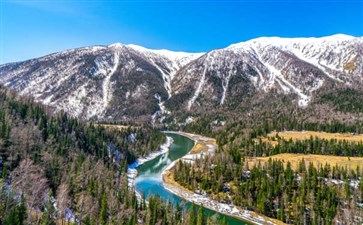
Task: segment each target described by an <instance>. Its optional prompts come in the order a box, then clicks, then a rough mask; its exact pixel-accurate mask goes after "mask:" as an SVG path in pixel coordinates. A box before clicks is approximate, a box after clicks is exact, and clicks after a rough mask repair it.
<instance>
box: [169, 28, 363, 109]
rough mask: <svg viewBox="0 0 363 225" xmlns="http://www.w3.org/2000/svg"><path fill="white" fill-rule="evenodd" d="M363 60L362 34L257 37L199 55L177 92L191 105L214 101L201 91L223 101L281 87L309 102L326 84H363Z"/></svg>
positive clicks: (283, 91)
mask: <svg viewBox="0 0 363 225" xmlns="http://www.w3.org/2000/svg"><path fill="white" fill-rule="evenodd" d="M362 64H363V39H362V38H354V37H351V36H346V35H334V36H330V37H325V38H295V39H288V38H257V39H253V40H250V41H247V42H242V43H238V44H234V45H231V46H229V47H227V48H224V49H218V50H214V51H211V52H209V53H207V54H206V55H204V56H203V57H201V58H199V59H197V60H194V61H193V62H191V63H190V64H188V65H187V67H184V68H182V69H181V70H180V71H178V73H177V74H176V77H177V78H176V79H175V80H174V82H173V83H172V86H173V87H174V93H173V94H174V98H179V99H180V98H181V97H180V96H186V99H185V101H184V102H183V103H182V104H184V107H185V108H187V109H191V108H192V106H193V105H205V104H208V103H205V102H202V101H197V99H198V97H200V98H201V99H203V101H207V102H209V104H210V105H223V104H226V103H227V102H228V101H229V102H238V101H240V99H241V98H243V97H246V96H248V95H249V94H250V93H254V92H257V93H259V92H260V93H261V92H263V93H266V92H270V91H271V90H276V91H277V93H280V94H293V95H296V96H297V98H298V105H299V106H302V107H303V106H306V105H308V103H309V102H310V100H311V97H312V96H313V95H314V92H315V91H316V90H318V89H320V88H321V87H322V86H323V85H325V84H331V83H334V84H337V85H345V86H350V87H352V88H355V87H360V86H361V84H362V80H363V76H362V75H363V69H362V66H361V65H362ZM205 96H208V98H205ZM181 99H184V98H181Z"/></svg>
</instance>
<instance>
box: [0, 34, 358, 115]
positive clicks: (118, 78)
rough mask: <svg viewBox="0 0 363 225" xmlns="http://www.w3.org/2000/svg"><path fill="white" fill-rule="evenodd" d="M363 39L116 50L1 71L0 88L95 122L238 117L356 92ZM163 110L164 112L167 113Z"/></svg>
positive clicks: (58, 56) (81, 52) (76, 53)
mask: <svg viewBox="0 0 363 225" xmlns="http://www.w3.org/2000/svg"><path fill="white" fill-rule="evenodd" d="M362 65H363V38H356V37H352V36H348V35H341V34H340V35H333V36H329V37H323V38H277V37H270V38H266V37H263V38H257V39H253V40H250V41H246V42H241V43H238V44H233V45H230V46H228V47H227V48H224V49H216V50H213V51H210V52H208V53H205V54H203V53H199V54H191V53H183V52H172V51H168V50H150V49H146V48H143V47H141V46H136V45H122V44H113V45H110V46H94V47H87V48H80V49H74V50H69V51H65V52H61V53H55V54H52V55H49V56H45V57H42V58H38V59H33V60H28V61H25V62H20V63H10V64H5V65H2V66H1V67H0V70H1V75H0V82H1V83H4V84H5V85H6V86H8V87H11V88H14V89H16V90H18V91H20V93H21V94H25V95H32V96H34V97H35V99H36V100H38V101H41V102H43V103H45V104H48V105H50V106H53V107H54V108H55V110H57V111H60V110H65V111H67V112H69V113H70V114H71V115H73V116H77V117H80V118H84V119H91V120H92V119H93V120H113V121H114V120H129V119H133V118H143V119H150V117H151V115H154V116H155V115H156V114H155V112H157V111H158V110H161V111H167V110H170V111H172V112H174V111H184V112H187V111H198V110H199V109H200V110H201V111H205V110H206V109H210V108H211V107H213V108H216V109H225V108H227V109H230V110H232V111H233V110H235V109H237V108H238V107H239V106H240V105H241V104H246V103H247V102H248V101H251V100H255V99H259V101H260V100H263V101H267V100H268V97H269V96H272V95H273V96H274V97H277V98H278V96H280V95H281V96H283V95H284V96H285V95H286V96H290V97H291V99H292V101H293V102H294V103H293V104H296V105H298V106H300V107H306V106H307V105H309V104H310V103H311V102H315V101H313V100H314V98H315V99H316V98H317V93H320V94H321V93H323V94H324V92H326V91H329V92H331V90H332V89H335V88H340V87H343V88H352V89H359V88H361V85H362V81H363V66H362ZM164 105H165V107H166V108H165V107H164Z"/></svg>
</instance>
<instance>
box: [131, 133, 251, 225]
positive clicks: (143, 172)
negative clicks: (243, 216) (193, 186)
mask: <svg viewBox="0 0 363 225" xmlns="http://www.w3.org/2000/svg"><path fill="white" fill-rule="evenodd" d="M166 135H167V136H169V137H171V138H173V140H174V142H173V144H172V145H171V146H170V147H169V151H168V152H167V153H164V154H162V155H160V156H158V157H156V158H155V159H153V160H150V161H148V162H146V163H144V164H142V165H141V166H140V167H138V168H137V171H138V175H137V177H136V179H135V188H136V190H137V191H138V192H139V193H140V194H142V195H143V196H145V197H146V198H147V197H148V196H149V195H159V196H160V197H161V198H162V199H163V200H165V201H170V202H172V203H179V204H180V203H182V199H181V198H179V197H178V196H176V195H174V194H173V193H171V192H169V191H168V190H166V189H165V188H164V186H163V182H162V177H161V174H162V172H163V170H164V169H165V168H166V167H167V166H168V165H169V164H170V163H172V162H173V161H175V160H177V159H179V158H181V157H183V156H184V155H186V154H187V153H188V152H189V151H190V150H191V148H192V147H193V145H194V142H193V141H192V140H190V139H189V138H187V137H184V136H182V135H179V134H174V133H166ZM187 206H188V205H187ZM215 213H216V212H214V211H212V210H209V209H206V208H204V214H205V215H207V216H211V215H214V214H215ZM219 218H220V219H223V218H225V219H226V221H227V223H228V224H229V225H237V224H238V225H245V224H248V223H246V222H242V221H240V220H237V219H235V218H233V217H230V216H225V215H222V214H219Z"/></svg>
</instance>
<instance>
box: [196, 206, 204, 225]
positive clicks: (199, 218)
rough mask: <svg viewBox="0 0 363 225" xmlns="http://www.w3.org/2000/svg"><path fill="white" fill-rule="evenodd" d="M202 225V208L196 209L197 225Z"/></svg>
mask: <svg viewBox="0 0 363 225" xmlns="http://www.w3.org/2000/svg"><path fill="white" fill-rule="evenodd" d="M203 224H204V217H203V207H201V206H199V207H198V220H197V225H203Z"/></svg>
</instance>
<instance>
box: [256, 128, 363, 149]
mask: <svg viewBox="0 0 363 225" xmlns="http://www.w3.org/2000/svg"><path fill="white" fill-rule="evenodd" d="M276 134H278V136H279V137H281V138H282V139H285V140H289V139H290V138H291V139H292V140H306V139H309V138H310V137H311V136H312V137H318V138H321V139H327V140H331V139H336V140H346V141H349V142H359V141H363V134H350V133H326V132H317V131H284V132H275V131H274V132H271V133H269V134H268V135H267V137H261V139H262V141H265V142H269V143H271V144H272V145H273V146H274V145H276V144H277V141H272V140H271V138H272V137H276ZM269 138H270V140H269Z"/></svg>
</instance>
